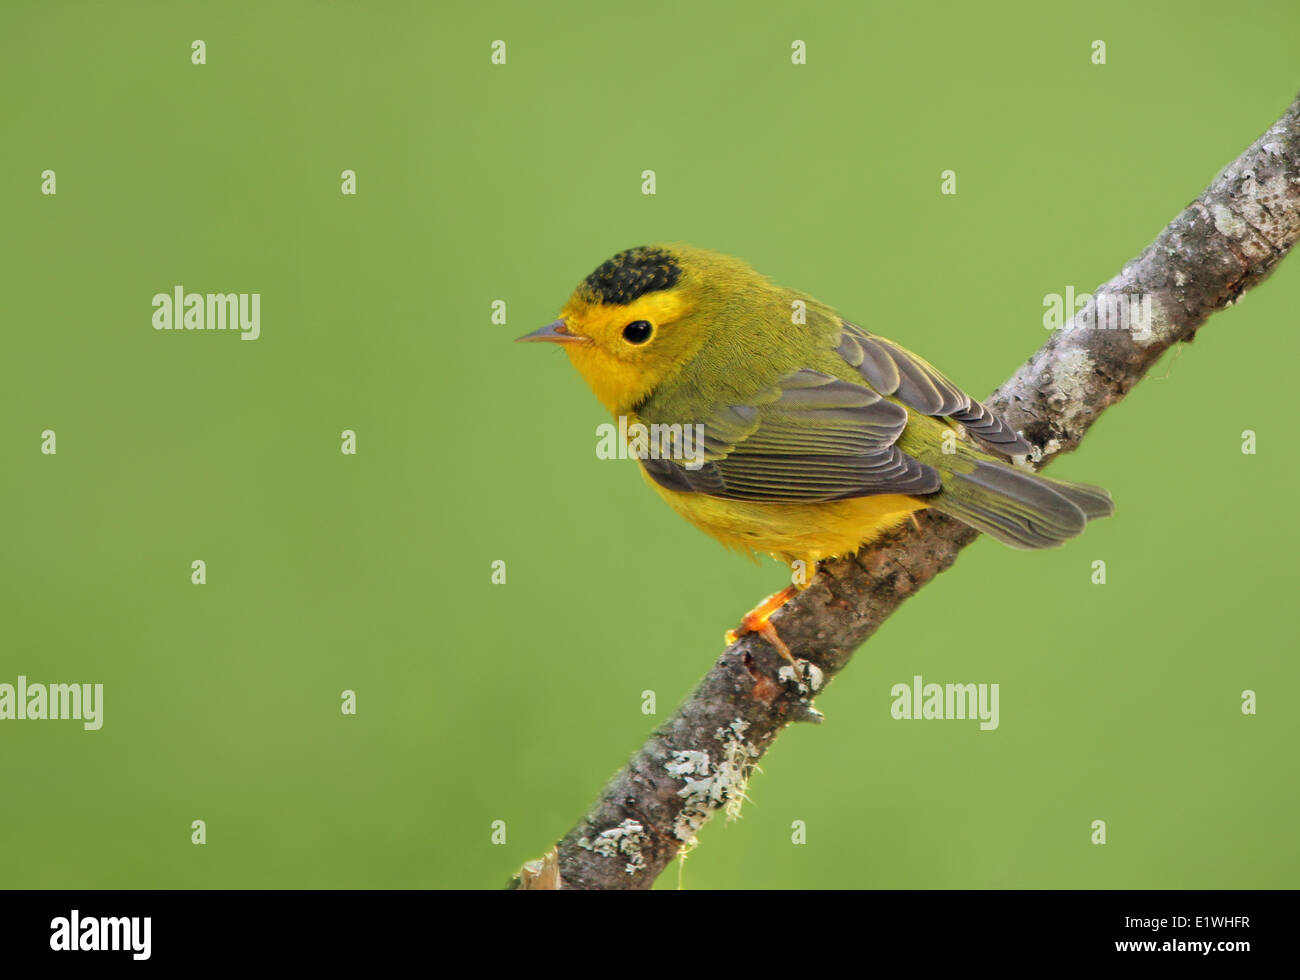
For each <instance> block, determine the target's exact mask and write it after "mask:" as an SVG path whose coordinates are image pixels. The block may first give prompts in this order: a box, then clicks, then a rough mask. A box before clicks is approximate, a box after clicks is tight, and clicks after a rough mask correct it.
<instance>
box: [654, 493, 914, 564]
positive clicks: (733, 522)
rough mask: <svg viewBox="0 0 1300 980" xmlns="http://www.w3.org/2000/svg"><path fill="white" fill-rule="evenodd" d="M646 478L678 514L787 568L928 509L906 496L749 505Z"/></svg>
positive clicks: (853, 544)
mask: <svg viewBox="0 0 1300 980" xmlns="http://www.w3.org/2000/svg"><path fill="white" fill-rule="evenodd" d="M641 474H642V476H644V477H645V478H646V482H647V483H649V484H650V485H651V486H652V487H654V488H655V490H656V491H657V492H658V493H659V495H660V496H661V497H663V498H664V500H666V501H668V503H669V504H670V505H671V506H672V508H673V510H675V511H677V513H679V514H681V515H682V516H683V517H684V518H686V519H687V520H688V521H690V522H691V523H692V524H694V525H695V526H696V527H698V528H699V529H700V530H701V531H704V532H705V533H706V534H709V535H712V536H713V537H715V538H717V539H718V540H719V541H721V542H722V543H723V544H725V545H726V546H727V547H728V548H734V549H736V550H737V551H742V552H750V553H753V552H758V553H761V554H767V555H771V556H772V557H773V558H776V559H778V560H779V561H783V562H786V563H787V564H789V563H792V562H794V561H796V560H801V561H804V562H807V563H808V566H809V569H810V570H811V569H812V568H813V567H814V566H815V565H816V563H817V562H819V561H821V560H822V559H823V558H833V557H835V556H836V555H845V554H849V553H851V552H854V551H856V550H857V549H858V548H860V547H861V546H862V545H864V544H866V543H867V542H869V541H872V540H874V539H875V538H877V537H879V536H880V535H881V534H883V533H884V532H885V531H887V530H889V529H890V528H894V527H897V526H898V525H899V524H902V523H903V522H904V521H906V520H907V518H908V515H910V514H912V513H914V512H916V511H918V510H922V509H924V508H925V507H928V506H929V505H928V504H927V503H926V502H925V501H923V500H919V499H917V498H916V497H908V496H904V495H902V494H878V495H875V496H870V497H855V498H853V499H852V500H835V501H830V502H828V503H814V504H777V503H772V504H769V503H747V502H745V501H737V500H721V499H719V498H717V497H709V496H706V495H704V494H701V493H678V492H677V491H674V490H666V489H664V488H663V487H661V486H660V485H659V484H658V483H656V482H655V481H654V480H653V479H652V478H651V477H650V476H649V475H648V474H646V472H645V470H644V469H642V471H641Z"/></svg>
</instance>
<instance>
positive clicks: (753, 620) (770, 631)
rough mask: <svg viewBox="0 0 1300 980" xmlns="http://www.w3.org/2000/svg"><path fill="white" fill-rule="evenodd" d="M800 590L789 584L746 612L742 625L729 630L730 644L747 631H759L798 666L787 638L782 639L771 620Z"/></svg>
mask: <svg viewBox="0 0 1300 980" xmlns="http://www.w3.org/2000/svg"><path fill="white" fill-rule="evenodd" d="M799 591H800V590H799V588H798V587H797V586H794V585H787V586H786V587H785V588H784V589H782V590H781V591H780V592H774V593H773V594H772V595H770V596H768V597H767V598H766V599H764V600H763V601H762V602H760V603H759V604H758V605H757V606H755V607H754V608H753V609H751V610H750V611H749V612H747V613H745V615H744V618H742V619H741V621H740V626H739V627H738V628H737V629H734V630H727V643H728V645H730V644H732V643H735V642H736V641H737V640H738V639H740V638H741V637H742V636H744V635H745V634H746V633H757V634H758V635H759V636H761V637H762V638H763V639H765V640H767V642H768V643H770V644H772V646H773V647H775V648H776V652H777V653H779V654H780V655H781V656H783V657H785V659H786V660H788V661H790V663H792V664H795V665H796V666H798V661H797V660H795V658H794V654H792V653H791V652H790V648H789V647H788V646H786V645H785V640H783V639H781V637H780V636H779V635H778V634H777V632H776V627H775V626H773V625H772V624H771V622H770V621H769V620H770V619H771V616H772V613H774V612H776V611H777V610H778V609H780V608H781V607H782V606H784V605H785V604H786V603H787V602H789V601H790V600H791V599H793V598H794V597H795V595H796V594H797V593H798V592H799Z"/></svg>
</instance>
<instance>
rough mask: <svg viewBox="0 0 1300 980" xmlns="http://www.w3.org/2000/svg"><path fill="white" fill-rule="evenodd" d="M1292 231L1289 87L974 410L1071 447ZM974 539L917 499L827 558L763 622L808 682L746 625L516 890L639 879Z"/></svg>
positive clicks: (1039, 460) (1294, 118)
mask: <svg viewBox="0 0 1300 980" xmlns="http://www.w3.org/2000/svg"><path fill="white" fill-rule="evenodd" d="M1297 237H1300V97H1297V99H1296V101H1295V102H1293V103H1292V104H1291V106H1290V108H1289V109H1287V111H1286V113H1285V114H1284V115H1283V116H1282V118H1281V119H1279V120H1278V121H1277V122H1276V123H1275V124H1274V125H1272V126H1271V127H1269V129H1268V131H1267V132H1265V133H1264V135H1263V136H1261V137H1260V138H1259V139H1258V140H1256V141H1255V143H1254V144H1253V145H1252V146H1251V147H1250V148H1249V149H1248V150H1246V152H1244V153H1243V154H1242V155H1241V156H1240V157H1238V158H1237V159H1236V160H1234V161H1233V162H1232V163H1230V164H1229V165H1228V166H1227V167H1225V168H1224V169H1223V171H1222V172H1221V173H1220V174H1219V175H1218V176H1217V177H1215V179H1214V180H1213V181H1212V182H1211V183H1210V185H1209V186H1208V187H1207V188H1205V190H1204V191H1203V192H1202V193H1201V194H1200V196H1199V197H1197V198H1196V200H1194V201H1192V203H1191V204H1190V205H1188V206H1187V208H1186V209H1185V210H1184V211H1183V212H1182V213H1181V214H1179V215H1178V216H1177V217H1176V218H1174V220H1173V221H1172V222H1170V223H1169V225H1168V226H1167V227H1166V228H1165V229H1164V231H1163V232H1161V233H1160V236H1159V237H1158V238H1157V239H1156V240H1155V241H1154V242H1152V243H1151V245H1150V246H1148V247H1147V249H1146V250H1145V251H1144V252H1143V253H1142V254H1141V255H1139V256H1138V257H1137V258H1135V259H1133V260H1132V261H1131V262H1129V263H1128V264H1127V265H1125V266H1124V268H1123V270H1122V271H1121V272H1120V273H1119V274H1118V275H1117V276H1115V277H1114V278H1113V279H1111V280H1110V281H1109V282H1107V283H1105V284H1103V285H1101V286H1099V287H1098V288H1097V290H1096V291H1095V292H1094V297H1095V300H1094V303H1093V304H1090V306H1089V307H1088V308H1087V309H1084V310H1082V311H1080V312H1079V313H1078V314H1077V315H1076V316H1075V317H1074V318H1073V319H1071V320H1070V321H1069V322H1068V323H1067V324H1065V326H1064V327H1063V328H1062V329H1059V330H1057V331H1054V332H1053V333H1052V335H1051V338H1050V339H1049V340H1048V341H1047V343H1046V344H1044V345H1043V347H1042V348H1041V349H1040V350H1039V351H1038V352H1037V353H1035V354H1034V355H1033V356H1032V357H1030V359H1029V360H1028V361H1027V362H1026V363H1025V364H1024V366H1022V367H1021V368H1020V369H1019V370H1018V371H1017V372H1016V373H1015V375H1013V376H1012V377H1011V379H1010V380H1008V381H1007V382H1006V383H1005V384H1003V385H1002V386H1001V387H1000V388H998V389H997V391H995V392H994V393H993V395H992V397H991V398H989V399H988V400H987V404H988V406H989V407H990V408H991V409H992V410H993V411H995V412H998V413H1000V414H1002V415H1003V417H1004V418H1006V419H1007V420H1008V421H1009V422H1010V423H1011V425H1012V426H1013V427H1014V428H1016V429H1018V430H1020V431H1021V432H1022V434H1023V435H1024V436H1025V438H1026V439H1027V440H1028V441H1029V442H1030V443H1032V444H1033V445H1034V446H1035V447H1037V450H1038V452H1036V453H1035V455H1034V457H1032V459H1031V462H1032V465H1034V466H1042V465H1044V464H1045V463H1047V462H1049V461H1050V460H1051V459H1052V457H1054V456H1056V455H1059V454H1060V453H1064V452H1068V451H1070V450H1072V449H1074V448H1075V447H1076V446H1077V445H1078V444H1079V441H1080V440H1081V439H1082V438H1083V436H1084V433H1086V432H1087V431H1088V429H1089V427H1090V426H1091V425H1092V423H1093V422H1094V421H1095V420H1096V418H1097V417H1098V416H1099V415H1100V414H1101V413H1102V412H1103V411H1104V410H1105V409H1106V408H1108V407H1109V406H1111V405H1113V404H1115V403H1116V402H1118V401H1119V400H1120V399H1121V398H1123V397H1124V396H1125V395H1126V394H1127V393H1128V391H1129V389H1130V388H1132V387H1133V386H1134V385H1135V384H1137V382H1138V381H1140V380H1141V379H1142V377H1143V376H1144V375H1145V374H1146V372H1147V371H1148V370H1149V369H1150V368H1151V366H1152V365H1153V364H1154V363H1155V362H1156V360H1157V359H1159V357H1160V356H1161V355H1162V354H1163V353H1164V352H1165V351H1166V350H1168V349H1169V348H1170V347H1171V346H1172V345H1174V344H1176V343H1179V342H1183V341H1190V340H1191V339H1192V338H1193V337H1194V336H1195V334H1196V331H1197V329H1198V328H1199V327H1200V326H1201V324H1203V323H1204V322H1205V321H1206V320H1207V319H1208V318H1209V316H1210V314H1212V313H1214V312H1215V311H1217V310H1221V309H1223V308H1224V307H1226V306H1230V305H1232V304H1233V303H1234V302H1235V301H1236V300H1237V299H1238V298H1239V297H1240V296H1241V295H1242V294H1243V293H1244V292H1245V291H1246V290H1248V289H1251V288H1253V287H1254V286H1256V285H1258V284H1259V283H1260V282H1262V281H1263V280H1264V279H1265V278H1266V277H1267V276H1268V275H1269V273H1270V272H1272V270H1273V269H1274V267H1275V266H1276V265H1277V263H1278V262H1279V261H1280V260H1281V259H1282V257H1283V256H1284V255H1286V253H1287V251H1288V250H1289V249H1290V248H1291V246H1292V245H1293V244H1294V243H1295V241H1296V239H1297ZM1137 295H1141V296H1149V297H1150V298H1151V303H1152V306H1151V316H1150V319H1149V323H1146V324H1139V323H1135V322H1132V321H1133V319H1134V314H1133V312H1132V311H1133V309H1134V306H1133V305H1132V304H1131V303H1111V302H1108V300H1109V298H1112V297H1117V296H1119V297H1125V299H1126V300H1131V299H1132V298H1133V297H1135V296H1137ZM1139 309H1140V308H1139ZM1116 310H1118V313H1115V311H1116ZM1115 316H1118V318H1119V320H1120V321H1121V322H1119V323H1118V325H1117V324H1116V323H1115V322H1114V319H1115ZM1116 326H1118V329H1116ZM976 536H977V532H976V531H974V530H972V529H970V528H968V527H966V526H965V525H963V524H961V523H959V522H957V521H955V520H953V519H951V518H947V517H944V516H942V515H940V514H936V513H934V512H933V511H924V512H922V513H920V514H918V515H917V521H916V526H915V527H914V526H912V525H906V526H904V527H903V528H902V529H901V530H899V531H897V532H894V533H892V534H890V535H887V536H886V537H885V538H884V539H882V540H879V541H877V542H875V543H873V544H871V545H869V546H867V547H865V548H864V549H862V551H861V552H860V553H858V554H856V555H853V556H850V557H846V558H841V559H837V560H835V561H831V562H826V563H823V564H822V566H821V569H820V571H819V573H818V574H817V576H816V578H815V579H814V580H813V582H812V584H811V585H810V587H809V588H808V589H807V590H806V591H804V592H802V593H801V594H799V595H798V596H796V597H795V598H794V599H793V600H791V601H790V602H789V603H788V604H787V605H786V606H785V607H784V608H782V609H781V610H780V611H779V612H777V613H776V614H775V615H774V616H773V618H772V623H773V625H774V626H775V627H776V629H777V631H778V632H779V634H780V635H781V637H782V638H783V639H784V640H785V641H786V643H787V644H789V646H790V648H791V649H792V650H793V651H794V652H795V654H796V655H797V656H798V657H800V658H802V659H806V660H807V661H809V662H810V663H811V664H812V665H813V668H808V669H807V670H806V671H805V674H806V677H805V680H804V681H801V680H800V679H799V678H795V677H793V676H792V671H791V670H790V668H789V667H788V666H786V664H785V661H783V660H782V659H781V658H780V657H779V656H778V655H777V653H776V651H775V650H774V649H773V648H772V647H771V646H770V645H769V644H768V643H767V642H766V641H765V640H764V639H762V638H761V637H760V636H757V635H754V634H750V635H747V636H743V637H742V638H741V639H740V640H739V641H738V642H736V643H734V644H732V645H731V646H730V647H729V648H728V649H727V650H726V651H725V652H724V653H723V654H722V655H721V656H720V657H719V658H718V659H717V661H716V662H715V663H714V664H713V667H712V668H711V669H710V670H709V672H708V674H706V675H705V677H704V679H703V680H702V681H701V682H700V684H699V686H698V687H696V689H695V690H694V692H693V693H692V694H691V695H690V696H689V697H688V698H687V699H686V701H685V702H684V703H683V704H682V705H681V706H680V707H679V708H678V709H677V710H676V711H675V712H674V714H673V715H672V717H670V718H669V719H668V720H667V721H665V722H664V723H663V724H662V725H661V726H660V727H659V728H658V729H656V730H655V731H654V732H653V733H652V734H651V735H650V737H649V738H648V739H647V740H646V742H645V744H644V745H643V746H641V748H640V749H639V750H638V751H637V752H636V754H635V755H633V756H632V758H631V759H630V760H629V761H628V763H627V765H626V766H625V767H624V768H623V769H622V770H621V771H619V772H618V773H616V774H615V775H614V777H613V778H612V779H611V780H610V781H609V783H608V785H606V787H605V789H604V790H603V791H602V792H601V794H600V797H599V799H597V800H596V802H595V803H594V804H593V806H592V807H591V809H590V810H589V811H588V812H587V813H586V815H585V816H583V817H582V819H581V820H580V821H579V822H578V824H577V826H575V827H574V828H573V829H572V830H571V831H570V832H569V833H568V834H567V835H566V836H565V837H564V839H563V840H561V841H560V842H559V844H558V845H557V847H556V849H555V850H552V851H551V852H550V853H548V854H547V856H546V857H545V858H544V859H543V860H542V861H540V862H530V866H526V867H525V869H524V870H523V871H522V872H521V874H520V876H519V877H517V878H516V879H515V881H514V887H522V888H530V887H533V888H536V887H542V888H555V887H559V888H569V889H577V888H581V889H586V888H602V889H606V888H607V889H639V888H649V887H650V886H651V885H652V884H653V882H654V880H655V878H656V877H657V876H658V875H659V873H660V872H661V871H663V870H664V868H665V867H666V866H667V865H668V864H669V862H671V861H672V860H673V858H674V857H675V856H676V855H677V854H678V853H679V851H680V850H681V849H682V847H683V846H688V845H689V844H691V843H692V842H693V841H694V833H695V831H696V830H697V829H698V828H699V826H701V825H702V824H703V823H704V821H706V820H707V819H708V818H709V816H711V815H712V813H713V812H715V811H716V810H718V809H723V808H726V807H728V806H729V805H730V806H738V805H739V801H740V799H741V798H742V796H743V793H744V781H745V777H746V776H747V774H748V772H749V770H750V769H751V768H752V766H753V765H754V763H756V762H757V761H758V759H760V758H761V757H762V755H763V754H764V753H765V752H766V751H767V750H768V749H769V748H770V747H771V745H772V743H773V741H774V740H775V739H776V737H777V735H778V734H780V732H781V730H782V729H783V728H784V727H785V726H786V725H787V724H789V723H790V722H792V721H816V720H818V718H819V717H820V716H819V715H817V713H816V711H815V709H814V708H813V707H812V697H813V695H814V694H815V693H818V692H820V691H821V690H824V689H825V685H826V684H827V683H829V681H830V680H831V679H832V678H833V677H834V676H835V675H836V674H837V673H838V672H839V671H840V670H842V669H843V668H844V666H845V665H846V664H847V663H848V662H849V658H850V657H851V656H852V655H853V651H854V650H856V649H857V648H858V647H859V646H860V645H861V644H862V643H863V642H864V641H865V640H866V639H867V638H868V637H870V636H871V634H872V633H874V632H875V631H876V629H877V628H878V627H879V626H880V624H881V623H883V622H884V621H885V619H886V618H887V617H888V616H889V615H890V614H891V613H893V612H894V610H896V609H897V608H898V607H899V606H900V605H901V604H902V603H903V601H904V600H905V599H907V598H908V597H909V596H911V595H913V594H914V593H915V592H916V591H917V590H918V589H920V588H921V586H923V585H925V583H926V582H928V581H930V579H932V578H934V577H935V576H936V575H938V574H939V573H940V572H942V571H943V570H944V569H946V568H948V567H949V566H950V565H951V564H952V563H953V562H954V561H955V560H956V559H957V555H958V553H959V552H960V551H961V550H962V549H963V548H964V547H966V546H967V545H968V544H970V543H971V542H972V541H973V540H975V538H976ZM783 667H785V670H784V675H785V676H784V677H783V676H782V668H783ZM805 681H806V682H805ZM814 688H815V690H814Z"/></svg>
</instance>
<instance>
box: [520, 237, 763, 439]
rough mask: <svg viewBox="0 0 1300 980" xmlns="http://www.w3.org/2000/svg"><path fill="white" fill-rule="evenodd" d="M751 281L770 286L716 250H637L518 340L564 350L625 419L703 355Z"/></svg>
mask: <svg viewBox="0 0 1300 980" xmlns="http://www.w3.org/2000/svg"><path fill="white" fill-rule="evenodd" d="M747 281H753V282H754V283H762V282H763V280H761V279H759V277H758V275H757V273H755V272H754V271H753V270H752V269H750V268H749V266H747V265H745V263H743V262H740V261H739V260H737V259H733V258H730V257H728V256H725V255H721V254H719V253H717V252H710V251H707V250H705V249H697V248H691V247H689V246H684V245H646V246H642V247H640V248H630V249H628V250H627V251H624V252H619V253H618V254H617V255H615V256H614V257H613V258H611V259H609V260H608V261H606V262H603V263H601V265H600V266H599V267H598V268H597V269H596V271H595V272H593V273H592V274H591V275H589V276H587V278H586V279H584V280H583V281H582V282H580V283H579V284H578V288H577V289H575V290H574V291H573V295H572V296H571V297H570V298H569V302H568V303H566V304H565V306H564V309H563V310H562V311H561V313H560V319H558V320H556V321H555V322H554V323H550V324H547V325H546V326H545V327H542V328H541V329H540V330H536V331H534V332H533V333H530V334H527V335H525V336H523V337H520V338H519V339H520V340H521V341H533V340H543V341H550V342H552V343H558V344H561V345H562V346H563V347H564V350H565V352H566V353H567V354H568V355H569V360H571V361H572V362H573V366H574V367H576V368H577V369H578V373H579V374H581V375H582V376H583V377H584V378H585V379H586V380H587V383H588V384H589V385H590V386H591V390H592V391H593V392H595V394H596V397H597V398H599V399H600V401H601V402H602V403H603V404H604V405H605V407H606V408H608V409H609V410H610V411H611V412H612V413H614V414H615V415H622V414H625V413H626V412H628V411H630V410H632V409H633V408H635V407H636V406H637V405H639V404H641V402H643V401H644V400H645V399H646V397H647V396H648V395H650V393H651V392H653V391H654V390H655V388H657V387H658V386H659V385H660V384H661V383H662V382H663V381H664V380H665V379H667V378H669V377H671V376H672V375H673V374H674V373H676V372H677V371H678V370H680V369H681V367H682V365H684V364H686V363H688V362H689V361H690V360H691V358H692V357H694V356H695V354H696V353H698V352H699V350H700V348H701V347H702V346H703V345H704V344H705V343H706V342H707V340H708V339H709V336H710V334H711V332H712V330H713V328H714V326H715V324H716V323H717V322H718V320H719V318H720V314H723V313H724V312H725V310H726V308H727V307H728V306H729V305H730V304H731V302H732V301H733V300H734V299H735V297H736V296H737V294H738V293H739V292H740V291H741V288H742V286H743V285H744V283H745V282H747Z"/></svg>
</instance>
